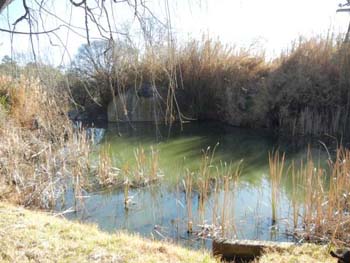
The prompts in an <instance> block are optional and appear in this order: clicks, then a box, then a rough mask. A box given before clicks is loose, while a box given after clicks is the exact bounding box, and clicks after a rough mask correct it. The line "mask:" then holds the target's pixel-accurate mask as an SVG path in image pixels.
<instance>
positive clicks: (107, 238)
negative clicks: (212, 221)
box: [0, 203, 216, 262]
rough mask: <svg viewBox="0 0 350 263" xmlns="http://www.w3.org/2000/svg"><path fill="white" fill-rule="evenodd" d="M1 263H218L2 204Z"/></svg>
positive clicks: (169, 246)
mask: <svg viewBox="0 0 350 263" xmlns="http://www.w3.org/2000/svg"><path fill="white" fill-rule="evenodd" d="M0 262H216V261H215V260H214V259H213V258H212V257H211V256H210V254H209V252H204V251H190V250H188V249H185V248H182V247H179V246H176V245H172V244H169V243H161V242H156V241H151V240H147V239H144V238H141V237H139V236H136V235H130V234H125V233H116V234H108V233H104V232H102V231H99V230H98V229H97V227H96V226H93V225H83V224H79V223H75V222H70V221H68V220H65V219H62V218H57V217H53V216H52V215H48V214H45V213H42V212H33V211H29V210H26V209H23V208H19V207H14V206H12V205H9V204H6V203H0Z"/></svg>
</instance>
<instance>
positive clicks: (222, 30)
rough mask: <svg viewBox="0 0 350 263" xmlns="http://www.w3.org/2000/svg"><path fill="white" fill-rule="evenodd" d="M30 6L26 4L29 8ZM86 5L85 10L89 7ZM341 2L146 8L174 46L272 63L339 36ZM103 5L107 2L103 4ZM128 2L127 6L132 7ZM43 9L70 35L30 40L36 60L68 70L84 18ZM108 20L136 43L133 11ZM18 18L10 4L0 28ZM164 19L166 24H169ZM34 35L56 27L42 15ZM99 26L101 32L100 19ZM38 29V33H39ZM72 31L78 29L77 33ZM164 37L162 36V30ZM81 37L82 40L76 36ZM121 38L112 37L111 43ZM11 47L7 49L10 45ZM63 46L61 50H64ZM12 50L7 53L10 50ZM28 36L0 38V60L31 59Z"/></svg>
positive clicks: (177, 1)
mask: <svg viewBox="0 0 350 263" xmlns="http://www.w3.org/2000/svg"><path fill="white" fill-rule="evenodd" d="M35 1H36V0H28V2H29V3H31V2H32V3H35ZM89 1H91V3H92V4H91V5H93V3H94V2H95V1H94V0H89ZM341 1H342V0H322V1H320V0H307V1H305V0H293V1H291V0H168V1H166V0H148V1H146V3H147V6H148V7H149V9H150V10H151V11H152V13H153V14H154V15H155V16H156V17H157V18H159V20H160V21H161V22H164V23H166V22H169V21H170V22H171V27H172V30H173V35H174V36H175V37H176V39H177V40H178V41H186V40H188V39H191V38H195V39H202V37H203V35H205V36H210V37H212V38H214V39H220V41H222V42H224V43H225V44H230V45H235V46H236V47H238V48H241V47H242V48H250V49H252V50H254V49H256V50H265V51H266V54H267V56H269V57H274V56H277V55H278V54H280V52H281V50H284V49H287V48H288V47H289V46H290V45H291V43H292V41H294V40H296V39H298V38H299V37H300V36H304V37H313V36H318V35H327V33H328V32H332V33H334V34H338V33H345V32H346V30H347V27H348V24H349V21H350V16H349V14H348V13H336V9H337V8H338V4H339V3H340V2H341ZM106 2H108V1H106ZM132 2H133V1H132ZM45 8H46V9H47V10H49V11H50V12H52V13H53V14H54V15H56V16H58V17H60V18H61V19H63V20H65V21H68V22H69V23H70V24H71V25H73V26H74V31H75V32H76V33H79V34H76V33H74V32H73V31H69V30H68V29H67V28H65V27H61V29H60V30H58V31H56V32H55V35H53V34H51V35H50V38H49V37H48V36H46V35H43V36H40V37H34V38H33V43H34V46H35V49H36V51H37V54H36V55H37V59H40V60H42V61H44V62H45V63H50V64H53V65H59V64H62V63H66V64H69V62H70V61H71V59H73V58H74V55H75V54H76V52H77V50H78V48H79V46H81V45H82V44H84V43H86V42H87V41H86V38H84V36H85V30H84V29H83V27H84V25H85V24H84V13H83V12H82V10H80V9H79V8H74V7H72V5H71V4H70V3H69V1H68V0H60V1H58V0H47V1H46V5H45ZM107 8H109V10H110V11H111V10H113V12H110V15H113V17H114V19H113V20H114V22H115V23H113V25H112V27H113V30H118V31H120V32H126V31H128V32H130V35H132V36H133V39H134V40H135V43H139V42H140V41H141V40H140V38H139V37H140V34H139V31H140V28H139V22H138V20H137V19H135V17H134V13H133V10H131V9H130V7H129V6H127V5H124V4H114V5H111V6H108V7H107ZM23 13H24V9H23V7H22V1H21V0H14V1H13V2H12V3H11V4H10V5H9V6H8V7H7V8H6V9H5V10H4V11H3V12H2V13H1V14H0V28H8V27H9V24H11V23H13V22H14V21H15V20H16V19H17V18H18V17H20V16H21V15H22V14H23ZM169 18H170V20H169ZM38 19H39V17H38ZM40 19H41V20H40V21H41V22H42V23H40V25H39V27H38V30H43V29H46V30H48V29H52V28H55V27H57V26H59V25H61V24H62V22H61V21H59V20H58V19H56V18H54V17H53V16H51V15H44V16H43V17H41V18H40ZM100 23H101V24H102V25H104V26H105V27H106V26H107V23H106V19H105V18H104V17H103V16H101V19H100ZM43 26H44V28H43ZM78 27H80V28H82V29H79V28H78ZM16 30H17V31H28V26H27V24H26V22H25V21H22V22H20V23H19V24H18V26H17V28H16ZM163 33H164V34H166V30H165V29H163ZM79 35H82V36H79ZM118 36H119V37H122V36H121V35H117V37H118ZM90 37H91V39H94V38H95V37H96V39H97V38H100V37H99V33H98V31H97V29H96V28H93V27H91V31H90ZM11 43H12V44H11ZM64 46H65V47H66V48H64ZM11 47H12V48H11ZM31 54H32V52H31V45H30V41H29V38H28V36H18V35H16V36H14V38H13V41H12V42H11V35H10V34H7V33H3V32H0V58H2V57H3V56H4V55H9V56H11V55H12V56H14V57H16V58H20V57H23V58H24V59H28V58H30V57H31Z"/></svg>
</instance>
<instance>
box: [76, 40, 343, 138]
mask: <svg viewBox="0 0 350 263" xmlns="http://www.w3.org/2000/svg"><path fill="white" fill-rule="evenodd" d="M116 46H117V45H116ZM349 50H350V47H349V44H346V43H343V42H342V38H341V36H339V37H335V36H333V35H331V34H330V35H328V36H323V37H322V36H320V37H314V38H309V39H305V38H302V37H301V38H300V39H299V40H298V41H295V42H294V43H292V45H291V46H290V48H289V49H288V50H287V51H285V52H282V53H281V54H280V56H278V57H277V58H275V59H273V60H267V59H266V58H265V56H264V50H260V51H255V52H252V51H250V50H244V49H239V48H237V47H236V46H234V44H232V45H224V44H222V43H221V42H220V41H218V40H214V39H211V38H210V37H208V36H203V38H202V40H188V41H187V42H182V43H181V42H174V43H173V44H172V45H170V46H169V45H161V44H159V45H157V46H156V47H155V48H153V49H147V50H145V52H137V51H134V52H129V53H128V52H125V50H124V51H123V50H122V49H121V50H118V49H116V50H115V60H114V61H111V63H112V64H113V63H114V64H115V69H116V71H115V72H112V73H110V72H106V73H105V74H101V69H99V71H96V72H95V73H94V74H95V75H94V74H92V76H93V77H94V78H95V79H94V82H93V83H95V82H97V83H100V84H101V85H98V87H97V88H100V87H101V86H104V85H105V86H106V85H108V87H106V88H104V89H102V91H101V92H100V93H101V95H100V96H101V97H104V98H111V95H113V96H114V94H117V95H122V94H124V93H125V92H126V91H127V90H129V89H133V90H134V89H136V90H137V89H138V88H140V87H141V86H142V84H149V85H151V86H153V87H156V88H157V90H158V95H159V96H160V97H161V98H162V99H161V101H162V102H161V108H163V110H164V112H165V114H164V116H166V119H167V120H171V122H172V121H174V120H175V119H178V120H181V121H184V120H186V117H188V118H190V119H215V120H220V121H224V122H227V123H230V124H233V125H236V126H248V127H267V128H269V129H271V130H276V131H279V132H285V133H287V134H292V135H296V134H311V135H322V134H333V135H338V134H346V133H345V131H346V128H347V127H348V125H349V105H350V93H349V92H348V90H349V87H350V82H349V79H350V78H349V73H348V72H349V69H350V59H349V58H350V52H349ZM118 52H124V53H121V54H119V53H118ZM120 58H123V59H120ZM91 66H93V65H91ZM103 77H105V78H107V77H108V78H107V79H103ZM85 81H86V80H85ZM93 83H92V84H93ZM92 84H91V85H89V88H90V86H91V89H93V88H94V86H93V85H92ZM76 86H77V87H76V89H79V87H80V86H79V85H78V84H77V85H76ZM95 86H96V85H95ZM73 88H74V87H73ZM81 89H82V88H81ZM82 92H85V91H84V90H81V92H77V93H79V94H81V93H82ZM104 93H107V94H104ZM110 93H112V94H110ZM93 94H96V96H97V97H98V96H99V95H98V94H99V93H98V92H97V91H95V92H93ZM79 96H80V95H79ZM121 98H122V96H121ZM101 101H105V103H108V102H109V101H108V99H107V100H106V99H103V98H101ZM101 103H102V102H101ZM102 104H103V103H102ZM124 104H125V103H124ZM121 108H123V107H121ZM125 109H126V105H124V110H125ZM176 111H177V112H176ZM324 123H328V125H324Z"/></svg>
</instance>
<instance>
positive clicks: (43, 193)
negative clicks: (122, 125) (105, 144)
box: [0, 77, 90, 208]
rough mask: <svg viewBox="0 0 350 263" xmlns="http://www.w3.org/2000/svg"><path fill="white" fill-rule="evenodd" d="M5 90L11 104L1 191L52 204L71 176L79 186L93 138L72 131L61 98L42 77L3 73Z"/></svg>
mask: <svg viewBox="0 0 350 263" xmlns="http://www.w3.org/2000/svg"><path fill="white" fill-rule="evenodd" d="M0 92H1V94H5V96H6V103H7V109H8V110H6V113H5V114H4V115H3V116H1V117H2V120H1V127H0V136H1V140H0V144H1V145H0V149H1V150H0V173H1V181H2V182H1V183H2V187H1V189H0V191H1V194H0V196H1V198H5V199H12V200H13V201H14V202H17V203H19V204H23V205H26V206H39V207H45V208H49V207H52V206H54V205H55V201H56V200H57V198H58V197H59V196H60V195H62V193H63V192H64V191H65V188H66V185H67V181H68V180H70V179H71V178H72V176H76V177H75V180H74V183H75V184H76V185H77V184H78V185H79V186H80V185H81V181H83V180H84V177H85V176H86V174H87V173H88V171H87V169H88V167H87V165H86V156H87V155H88V154H89V150H90V148H89V142H87V141H86V140H85V139H82V138H81V136H80V135H79V134H77V133H75V132H74V131H73V129H72V125H71V123H70V121H69V120H68V118H67V117H66V115H65V114H64V111H65V109H66V104H65V103H64V100H63V99H62V97H61V98H56V96H57V94H55V93H54V92H49V91H48V90H47V89H46V88H44V87H43V86H42V85H41V83H39V82H38V81H37V80H35V79H27V78H24V77H21V78H19V79H12V78H9V77H0ZM61 96H63V95H62V94H61ZM63 97H64V96H63ZM1 108H3V107H2V106H1ZM1 111H3V109H1ZM83 160H84V161H83Z"/></svg>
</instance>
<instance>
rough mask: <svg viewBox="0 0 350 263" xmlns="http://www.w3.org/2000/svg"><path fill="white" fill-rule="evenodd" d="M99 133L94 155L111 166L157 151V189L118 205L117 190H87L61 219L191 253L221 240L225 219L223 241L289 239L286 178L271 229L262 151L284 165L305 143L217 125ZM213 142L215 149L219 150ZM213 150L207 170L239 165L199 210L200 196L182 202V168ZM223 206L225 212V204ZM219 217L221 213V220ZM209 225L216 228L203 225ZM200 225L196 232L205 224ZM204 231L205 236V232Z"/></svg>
mask: <svg viewBox="0 0 350 263" xmlns="http://www.w3.org/2000/svg"><path fill="white" fill-rule="evenodd" d="M94 132H95V134H98V136H97V137H99V138H98V143H97V144H96V145H95V157H96V156H97V155H98V152H99V151H100V150H101V149H103V148H104V147H107V148H108V149H109V151H110V155H111V158H112V161H113V165H114V166H116V167H125V166H126V165H127V166H130V167H133V166H135V157H134V156H135V149H137V148H138V149H141V148H143V149H144V151H145V154H146V155H147V154H149V153H150V151H151V147H152V149H153V150H155V151H157V152H158V156H159V173H160V174H162V177H161V178H160V180H159V181H158V182H157V183H156V184H152V185H150V186H146V187H140V188H130V189H129V193H128V194H129V196H130V198H131V200H132V201H131V203H130V204H129V206H128V209H125V206H124V190H123V188H121V187H116V188H108V189H103V190H99V191H90V192H86V193H85V194H84V195H85V196H86V197H85V198H84V201H83V205H82V206H81V209H79V210H78V211H76V212H74V213H68V214H66V216H67V217H68V218H70V219H78V220H81V221H84V222H93V223H96V224H98V225H99V226H100V228H101V229H103V230H106V231H110V232H114V231H117V230H127V231H130V232H136V233H140V234H141V235H143V236H146V237H151V238H155V239H162V240H163V239H167V240H172V241H175V242H178V243H181V244H183V245H186V246H191V247H203V246H207V247H209V246H210V244H211V238H212V236H213V235H217V236H220V235H222V234H223V233H222V230H220V228H219V225H220V221H221V219H222V218H223V217H225V218H227V224H226V226H225V232H224V235H225V236H226V237H231V238H239V239H259V240H287V239H289V237H288V236H287V235H285V233H286V230H287V229H288V227H290V225H289V224H290V222H291V221H290V218H291V216H292V210H291V205H290V196H291V179H290V178H284V179H283V180H282V186H281V189H280V192H281V195H280V198H279V202H278V203H279V209H278V218H279V220H278V224H277V225H276V226H275V227H272V226H271V213H272V212H271V201H270V200H271V191H270V181H269V167H268V152H269V151H272V150H273V149H279V150H280V151H284V152H286V154H287V158H288V160H292V159H302V158H305V156H306V148H307V146H306V145H307V143H308V141H305V140H300V139H297V140H290V139H281V138H279V137H276V136H274V135H272V134H269V133H267V132H266V131H263V130H249V129H241V128H234V127H230V126H227V125H223V124H220V123H216V122H206V123H205V122H192V123H188V124H184V125H183V127H182V129H181V127H180V126H178V125H174V126H173V127H172V128H171V129H169V127H166V126H163V125H158V126H155V125H154V124H151V123H134V124H127V123H123V124H121V123H119V124H115V123H114V124H109V125H108V126H107V127H103V128H100V129H95V130H94ZM217 144H218V145H217ZM215 145H217V147H216V150H215V157H214V161H213V166H218V167H220V165H222V164H223V163H225V162H226V163H233V164H235V163H236V164H237V163H239V162H241V163H242V167H243V168H242V173H241V176H240V177H239V179H238V181H237V183H236V185H235V187H232V188H230V190H229V191H228V192H226V197H225V192H224V190H223V188H222V187H221V186H220V188H218V191H217V192H216V193H209V194H208V198H207V200H206V202H205V204H204V209H200V201H199V200H200V198H199V193H198V191H196V190H194V191H193V193H192V194H191V200H186V193H185V191H184V188H185V187H184V184H183V180H184V175H185V171H186V169H189V170H191V171H197V170H198V169H199V166H200V163H201V160H202V156H203V150H206V149H207V148H208V147H211V149H213V148H214V147H215ZM312 151H313V156H314V157H317V158H321V159H322V158H324V157H323V156H324V154H325V153H324V150H323V149H322V147H321V146H318V145H317V144H315V146H314V147H312ZM225 198H226V204H225V206H224V199H225ZM189 202H190V203H191V206H192V208H191V211H192V216H191V220H192V221H193V233H191V234H188V233H187V230H188V206H187V205H188V203H189ZM73 206H74V198H73V191H67V193H66V198H65V203H64V205H63V206H62V207H61V208H60V209H63V210H65V209H68V208H69V207H73ZM223 211H225V212H224V214H223ZM213 223H215V225H216V226H215V227H214V228H211V227H209V226H211V225H213ZM205 224H206V225H207V226H206V227H204V228H203V227H202V226H203V225H205ZM208 229H210V231H209V230H208Z"/></svg>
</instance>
